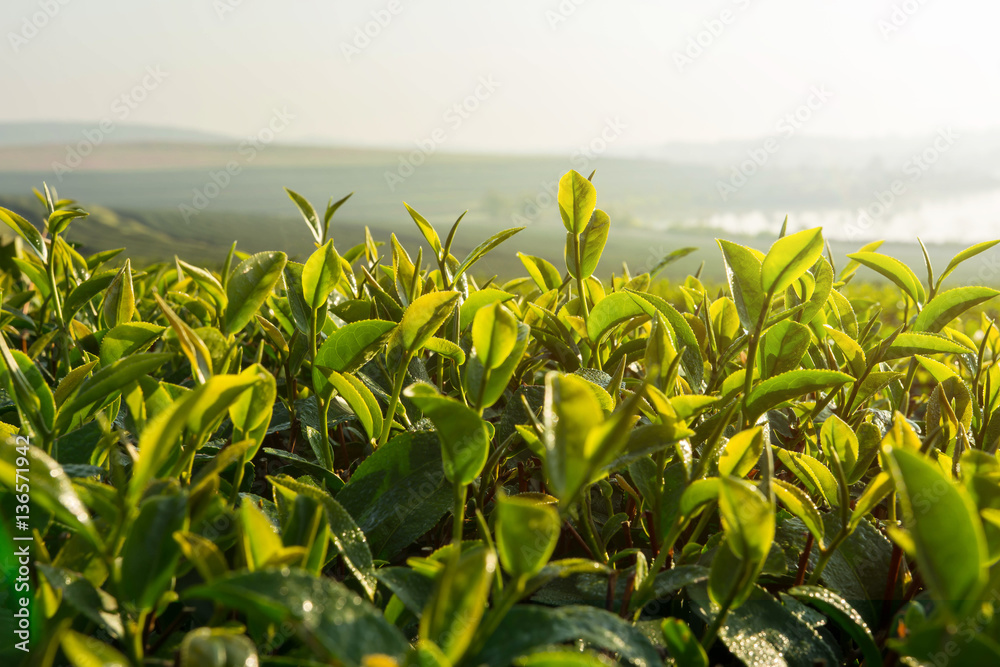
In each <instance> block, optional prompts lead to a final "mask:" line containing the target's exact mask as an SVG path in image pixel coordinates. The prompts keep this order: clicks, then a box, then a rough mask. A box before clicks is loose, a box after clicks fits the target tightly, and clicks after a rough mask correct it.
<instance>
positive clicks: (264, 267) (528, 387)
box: [0, 172, 1000, 667]
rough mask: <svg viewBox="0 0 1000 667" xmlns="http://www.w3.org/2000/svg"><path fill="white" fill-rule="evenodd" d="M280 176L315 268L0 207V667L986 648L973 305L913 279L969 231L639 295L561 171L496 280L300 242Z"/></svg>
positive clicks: (433, 237)
mask: <svg viewBox="0 0 1000 667" xmlns="http://www.w3.org/2000/svg"><path fill="white" fill-rule="evenodd" d="M289 195H290V197H291V199H292V200H293V202H294V203H295V205H296V206H297V207H298V209H299V210H300V211H301V213H302V216H303V218H304V221H305V223H306V224H307V225H308V227H309V229H310V231H311V233H312V235H313V236H314V239H315V246H316V250H315V252H313V254H312V255H311V256H310V257H308V258H307V259H306V261H305V263H301V264H300V263H297V262H294V261H290V260H289V259H288V258H287V257H286V256H285V254H283V253H281V252H262V253H258V254H255V255H252V256H246V255H244V254H241V253H240V252H238V251H237V250H236V248H235V244H234V246H233V248H231V249H230V251H229V253H228V257H227V258H226V261H225V265H224V267H223V268H222V270H221V271H213V270H208V269H205V268H200V267H198V266H193V265H191V264H188V263H185V262H184V261H182V260H181V259H177V260H176V261H175V262H174V263H173V264H157V265H153V266H148V267H143V268H141V269H139V268H137V267H132V266H131V264H130V262H129V261H127V260H126V261H125V262H124V263H123V264H122V265H121V266H115V264H116V262H117V260H116V258H117V257H118V254H119V252H120V251H111V252H102V253H98V254H96V255H92V256H89V257H84V256H82V255H81V254H80V253H79V251H78V250H77V249H76V248H75V247H73V246H72V245H70V244H69V243H67V242H66V241H65V240H64V239H63V237H62V234H63V233H64V232H65V230H66V228H67V227H68V226H69V225H71V224H72V225H86V224H87V221H86V217H85V216H86V213H85V212H84V211H83V210H81V209H80V208H78V207H77V206H76V205H75V204H74V203H73V202H72V201H68V200H59V199H58V198H57V197H56V196H55V194H54V193H52V192H51V191H50V190H48V189H47V188H46V190H45V191H44V193H39V197H40V199H41V200H42V202H43V203H44V205H45V207H46V210H47V217H46V220H45V221H44V227H43V229H44V232H40V231H39V230H38V228H36V227H35V226H34V225H33V224H32V223H31V222H29V221H27V220H25V219H24V218H23V217H21V216H20V215H18V214H16V213H14V212H12V211H7V210H5V209H0V217H2V218H3V221H4V222H5V223H7V224H8V225H9V226H10V227H11V228H12V229H13V230H14V231H15V232H16V233H17V234H18V235H19V237H20V245H19V246H18V248H17V249H16V250H17V252H16V253H14V254H13V256H12V257H8V258H7V259H5V260H3V264H2V266H3V276H2V281H0V286H2V288H3V310H2V313H0V323H2V326H3V329H4V335H2V336H0V355H2V358H3V364H2V369H3V370H2V376H0V382H2V385H0V386H2V388H3V389H4V390H5V393H4V395H3V396H2V404H0V419H2V421H3V423H2V424H0V428H2V429H3V435H4V437H5V438H6V444H4V445H3V446H2V452H3V456H2V457H0V483H2V486H3V488H4V492H3V496H2V501H0V503H2V504H0V506H2V510H3V513H2V516H3V521H2V531H3V534H2V536H0V543H2V545H3V546H2V549H3V553H4V556H5V558H4V561H3V562H4V567H5V573H4V574H5V579H4V591H5V596H6V597H5V598H2V599H4V604H5V606H6V607H7V611H8V614H7V616H6V620H5V622H4V623H3V624H2V631H3V632H4V638H3V644H2V645H3V646H5V647H7V648H5V649H4V652H3V660H4V662H5V664H13V663H14V662H18V661H23V662H24V663H25V664H37V665H50V664H67V663H69V664H72V665H76V666H89V665H98V664H104V665H111V664H117V665H139V664H147V665H184V666H187V665H199V666H201V665H245V666H251V665H257V664H264V665H313V664H342V665H348V666H358V665H365V666H366V667H375V666H376V665H377V666H379V667H381V666H388V665H403V664H406V665H420V666H433V667H438V666H447V665H469V666H474V665H484V664H485V665H496V666H501V665H509V664H517V665H524V666H529V667H542V666H549V665H560V666H561V665H573V666H577V665H579V666H595V667H596V666H598V665H608V664H611V663H612V662H617V663H620V664H630V665H636V666H637V667H649V666H651V665H658V664H663V663H667V664H678V665H702V666H704V665H709V664H741V663H742V664H747V665H786V664H787V665H814V664H827V665H835V664H840V665H860V664H865V665H868V666H876V665H882V664H893V663H895V662H900V661H901V662H902V663H903V664H909V665H942V664H946V663H949V662H951V661H952V660H954V661H955V664H962V665H987V664H1000V616H998V615H996V614H995V613H994V612H995V611H997V609H998V606H997V605H998V600H1000V595H998V592H1000V566H998V565H997V561H998V559H1000V465H998V462H997V459H996V449H997V444H998V441H1000V366H998V364H997V354H998V348H1000V332H998V331H997V329H996V326H995V325H994V322H993V321H992V320H991V319H990V318H989V317H988V316H987V311H986V310H984V308H983V304H985V303H986V302H988V301H989V300H990V299H992V298H993V297H995V296H996V295H997V294H998V293H1000V292H998V291H997V290H994V289H990V288H987V287H973V286H960V287H952V288H950V289H948V288H944V287H943V283H944V282H945V281H946V280H947V279H948V276H949V274H951V273H952V271H953V270H954V269H955V267H956V266H958V264H959V263H961V262H964V261H966V260H969V259H970V258H972V257H974V256H975V255H977V254H979V253H982V252H984V251H986V250H988V249H989V248H991V247H992V246H993V245H994V244H995V243H996V242H990V243H983V244H979V245H976V246H973V247H971V248H969V249H968V250H966V251H964V252H962V253H959V254H958V255H957V256H956V257H955V258H954V259H953V260H952V262H951V263H950V264H949V265H948V266H947V267H946V268H945V270H944V271H943V272H941V273H940V274H938V275H937V276H936V277H935V272H934V270H933V269H932V267H931V265H930V261H929V260H928V262H927V266H926V272H927V274H926V279H923V278H921V277H918V276H917V275H916V274H915V273H914V271H913V270H911V269H910V268H909V267H907V266H906V265H904V264H902V263H901V262H899V261H898V260H895V259H893V258H892V257H890V256H887V255H884V254H881V253H879V252H878V247H879V244H878V243H872V244H869V245H867V246H865V247H863V248H862V249H861V250H860V251H859V252H857V253H853V254H851V255H849V256H848V257H847V260H846V261H845V262H844V263H843V265H842V266H841V267H839V270H838V268H837V267H835V264H834V258H833V257H832V256H824V250H825V244H824V240H823V236H822V233H821V230H820V229H809V230H806V231H801V232H798V233H794V234H785V233H784V230H783V232H782V234H781V236H780V238H778V239H777V240H776V241H775V242H774V245H773V246H771V248H770V250H769V251H768V252H767V253H762V252H759V251H757V250H754V249H751V248H748V247H744V246H742V245H738V244H735V243H732V242H729V241H725V240H720V241H719V242H718V243H719V249H720V251H721V260H722V261H723V262H724V263H725V268H726V273H727V275H728V289H727V290H725V291H722V290H717V289H710V288H707V287H706V286H705V285H703V284H702V282H701V281H700V280H699V279H698V277H697V276H689V277H688V278H687V279H686V280H685V281H684V282H683V284H682V285H680V286H679V287H680V289H679V290H677V291H675V292H673V293H675V294H677V298H676V299H673V301H674V302H673V303H671V302H669V301H668V300H667V299H664V298H663V297H662V296H659V294H662V293H663V291H662V290H661V289H660V288H659V287H658V286H657V283H655V282H654V281H655V278H656V274H657V273H658V272H659V271H660V270H662V268H663V267H664V266H665V265H666V264H667V263H669V262H670V261H672V260H673V259H676V258H677V257H679V256H682V255H683V253H684V251H678V252H676V253H673V254H671V255H668V257H666V258H665V259H664V261H663V262H661V264H660V265H659V266H657V267H656V269H654V270H653V271H652V272H649V273H643V274H640V275H631V274H630V273H629V270H628V268H627V267H624V268H623V270H622V272H621V274H620V275H610V276H604V277H603V280H602V279H598V278H597V277H596V276H595V275H594V272H595V269H596V268H597V265H598V260H599V259H600V257H601V253H602V249H603V247H604V244H605V242H606V240H607V237H608V233H609V230H610V227H611V222H610V219H609V217H608V215H607V214H605V213H604V212H603V211H601V210H598V209H596V193H595V189H594V186H593V185H592V183H591V182H590V180H589V179H588V178H585V177H583V176H581V175H580V174H578V173H576V172H570V173H568V174H567V175H566V176H565V177H563V179H562V180H561V182H560V187H559V194H558V201H559V212H560V215H561V218H562V223H563V224H564V225H565V227H566V231H567V234H566V253H565V263H566V266H565V270H563V268H561V267H556V266H554V265H553V264H552V263H550V262H548V261H546V260H544V259H541V258H539V257H534V256H531V255H528V254H523V253H519V254H518V256H519V258H520V259H521V261H522V262H523V264H524V269H525V272H526V274H527V275H526V276H525V277H521V278H516V279H513V280H510V281H507V282H504V283H502V284H501V283H499V282H497V281H496V280H495V279H491V280H486V281H483V280H478V279H476V277H475V276H474V275H473V273H472V271H473V270H475V269H476V268H477V267H476V265H477V262H478V261H479V260H480V259H482V258H483V257H484V256H485V255H486V254H487V253H489V252H490V251H492V250H494V249H495V248H496V247H497V246H499V245H500V244H502V243H503V242H505V241H507V240H508V239H510V238H511V237H513V236H514V235H515V234H516V233H517V232H518V231H519V230H518V229H510V230H506V231H503V232H500V233H499V234H497V235H495V236H493V237H492V238H490V239H488V240H486V241H484V242H483V243H482V244H480V245H479V246H477V247H476V248H475V249H474V250H472V251H471V252H470V253H469V254H468V255H467V256H466V257H464V258H463V259H459V258H458V257H456V256H455V255H453V254H452V251H451V249H452V247H453V242H454V240H455V238H456V235H457V234H458V233H459V223H460V222H461V218H459V220H458V221H456V222H455V224H454V225H453V226H452V227H451V229H450V231H449V233H448V234H447V236H446V237H445V238H443V239H442V237H441V236H439V234H438V232H437V231H436V230H435V228H434V227H433V226H432V225H431V224H430V223H429V222H428V221H427V220H426V219H424V218H423V217H422V216H421V215H420V214H419V213H418V212H417V211H415V210H413V209H412V208H409V207H407V210H408V212H409V214H410V216H411V217H412V219H413V221H414V222H415V223H416V225H417V227H418V228H419V230H420V233H421V234H422V235H423V237H424V239H425V240H426V246H424V247H422V248H420V249H418V250H417V251H416V254H411V253H409V252H407V250H406V249H405V248H403V247H402V246H401V245H400V244H399V243H398V242H397V240H396V238H395V237H392V238H391V239H390V240H389V243H388V244H381V243H377V242H375V241H374V240H373V239H372V238H371V236H370V235H367V236H366V241H365V243H363V244H361V245H358V246H356V247H353V248H349V249H348V248H340V249H338V248H336V247H335V246H334V243H333V235H332V233H331V229H332V220H333V218H334V214H335V213H336V212H337V210H338V208H339V207H340V206H341V205H342V204H344V202H345V200H346V198H345V199H342V200H340V201H337V202H334V201H333V200H331V202H330V203H329V204H328V205H327V207H326V208H325V210H322V211H317V210H315V209H314V208H313V206H312V205H311V204H310V203H309V202H308V201H306V200H305V199H304V198H302V197H300V196H299V195H297V194H296V193H294V192H291V191H289ZM553 224H557V223H556V222H555V221H553ZM9 254H10V253H9V252H8V255H9ZM863 271H864V272H874V273H875V274H880V276H881V278H883V279H884V280H886V281H888V282H889V283H890V284H891V285H892V294H891V301H890V300H886V299H883V300H882V302H879V301H878V300H875V299H873V298H872V295H877V294H882V293H884V292H875V291H873V290H867V289H866V288H864V287H861V288H857V289H854V287H855V286H854V285H852V286H851V287H852V289H851V290H850V291H847V290H846V289H845V287H846V286H847V284H848V283H849V282H850V281H851V280H852V279H855V278H856V276H857V275H858V274H860V273H862V272H863ZM24 553H30V557H25V558H23V559H22V560H19V559H21V558H22V557H21V556H20V554H24ZM24 563H27V564H28V565H25V567H21V564H24ZM25 572H30V573H29V574H28V575H27V576H24V573H25ZM24 591H30V595H29V593H26V592H24ZM25 596H28V597H25ZM25 606H26V607H25ZM22 607H25V608H27V609H29V612H20V613H22V614H24V613H29V614H30V621H24V622H22V621H21V617H19V616H14V617H13V618H12V617H11V616H10V612H14V611H20V610H21V608H22ZM26 626H27V629H25V627H26ZM19 633H21V634H19ZM29 638H30V640H29ZM26 648H27V649H30V652H27V653H26V652H24V650H23V649H26Z"/></svg>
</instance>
